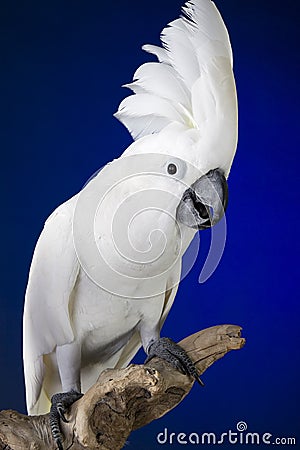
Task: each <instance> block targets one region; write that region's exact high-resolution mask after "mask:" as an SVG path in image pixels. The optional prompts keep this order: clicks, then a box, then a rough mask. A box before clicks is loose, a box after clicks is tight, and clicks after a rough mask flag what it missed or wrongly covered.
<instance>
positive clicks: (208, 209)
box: [176, 169, 228, 230]
mask: <svg viewBox="0 0 300 450" xmlns="http://www.w3.org/2000/svg"><path fill="white" fill-rule="evenodd" d="M227 202H228V186H227V181H226V178H225V175H224V172H223V171H222V170H221V169H214V170H210V171H209V172H208V173H207V174H206V175H203V176H202V177H200V178H199V179H198V180H196V181H195V182H194V183H193V184H192V185H191V187H190V188H188V189H187V190H186V191H185V192H184V194H183V196H182V199H181V201H180V203H179V205H178V207H177V211H176V218H177V220H178V221H179V222H181V223H183V224H184V225H186V226H188V227H191V228H195V229H198V230H203V229H206V228H210V227H212V226H213V225H215V224H216V223H217V222H219V220H220V219H221V218H222V217H223V215H224V213H225V210H226V207H227Z"/></svg>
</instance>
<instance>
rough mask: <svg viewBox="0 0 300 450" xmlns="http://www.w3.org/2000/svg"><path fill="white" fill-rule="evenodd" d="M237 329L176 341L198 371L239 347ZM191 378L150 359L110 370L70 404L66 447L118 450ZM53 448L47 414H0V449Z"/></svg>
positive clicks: (174, 401) (183, 391) (178, 397)
mask: <svg viewBox="0 0 300 450" xmlns="http://www.w3.org/2000/svg"><path fill="white" fill-rule="evenodd" d="M244 343H245V340H244V339H243V338H241V328H240V327H238V326H234V325H220V326H216V327H212V328H208V329H205V330H203V331H200V332H198V333H195V334H193V335H191V336H189V337H187V338H185V339H184V340H183V341H181V342H180V343H179V344H180V345H181V346H182V347H183V348H184V349H185V350H186V352H187V353H188V355H189V356H190V358H191V359H192V360H193V361H194V362H195V364H196V366H197V369H198V370H199V372H200V374H202V373H203V372H204V371H205V370H206V369H207V368H208V367H209V366H211V365H212V364H213V363H214V362H215V361H217V360H218V359H220V358H222V357H223V356H224V355H225V354H226V353H227V352H229V351H230V350H236V349H240V348H241V347H243V345H244ZM193 384H194V380H193V379H191V378H190V377H188V376H186V375H183V374H181V373H180V372H178V371H176V370H174V369H173V368H172V367H171V366H170V365H169V364H168V363H166V362H165V361H163V360H161V359H159V358H153V359H152V360H150V361H149V362H148V363H147V365H134V364H131V365H130V366H128V367H127V368H125V369H108V370H105V371H104V372H102V373H101V374H100V376H99V378H98V380H97V382H96V383H95V384H94V385H93V386H92V387H91V388H90V389H89V390H88V391H87V392H86V394H85V395H84V396H83V397H82V398H81V399H80V400H78V401H77V402H76V403H74V404H73V405H72V407H71V408H70V411H69V414H68V416H67V418H68V419H69V422H68V423H66V424H65V423H62V431H63V434H64V436H65V442H64V448H65V449H68V450H83V449H93V450H94V449H95V450H111V449H115V450H118V449H121V448H122V447H123V446H124V444H125V442H126V439H127V437H128V435H129V434H130V433H131V431H132V430H135V429H137V428H140V427H143V426H145V425H147V424H148V423H150V422H152V421H153V420H155V419H157V418H159V417H162V416H163V415H164V414H166V413H167V412H168V411H170V410H171V409H173V408H174V407H175V406H176V405H178V403H180V402H181V401H182V400H183V399H184V397H185V396H186V395H187V394H188V393H189V391H190V390H191V388H192V386H193ZM4 449H5V450H17V449H18V450H23V449H24V450H28V449H30V450H49V449H50V450H51V449H52V450H54V449H55V444H54V442H53V440H52V437H51V431H50V427H49V417H48V414H46V415H43V416H29V417H28V416H25V415H23V414H19V413H18V412H15V411H10V410H9V411H2V412H1V413H0V450H4Z"/></svg>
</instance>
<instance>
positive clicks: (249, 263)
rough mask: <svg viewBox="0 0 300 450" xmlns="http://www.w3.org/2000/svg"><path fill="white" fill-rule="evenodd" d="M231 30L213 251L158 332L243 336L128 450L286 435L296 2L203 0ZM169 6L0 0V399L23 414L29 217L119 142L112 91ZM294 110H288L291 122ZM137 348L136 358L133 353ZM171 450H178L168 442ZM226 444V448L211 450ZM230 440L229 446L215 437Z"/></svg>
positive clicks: (294, 235)
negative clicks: (222, 187) (220, 249)
mask: <svg viewBox="0 0 300 450" xmlns="http://www.w3.org/2000/svg"><path fill="white" fill-rule="evenodd" d="M217 5H218V7H219V9H220V11H221V12H222V14H223V17H224V19H225V21H226V24H227V26H228V29H229V31H230V35H231V40H232V46H233V49H234V57H235V75H236V81H237V88H238V95H239V112H240V122H239V146H238V152H237V155H236V158H235V161H234V165H233V167H232V171H231V175H230V179H229V188H230V202H229V207H228V210H227V221H228V239H227V244H226V249H225V253H224V255H223V258H222V261H221V263H220V265H219V267H218V269H217V271H216V272H215V273H214V275H213V276H212V277H211V278H210V279H209V281H208V282H206V283H205V284H204V285H199V284H198V275H199V273H200V270H201V267H202V264H203V261H204V259H205V255H206V252H207V248H208V244H209V232H206V233H202V235H203V236H202V237H203V239H202V244H203V246H202V249H201V252H200V255H199V257H198V260H197V263H196V264H195V266H194V267H193V270H192V271H191V273H190V274H189V276H188V277H186V278H185V279H184V281H183V282H182V284H181V286H180V288H179V292H178V295H177V298H176V301H175V304H174V307H173V309H172V310H171V313H170V315H169V317H168V320H167V322H166V324H165V327H164V330H163V335H167V336H170V337H172V338H174V339H175V340H180V339H181V338H183V337H185V336H187V335H189V334H191V333H192V332H195V331H197V330H199V329H201V328H205V327H207V326H211V325H215V324H221V323H234V324H239V325H241V326H242V327H243V330H244V331H243V333H244V336H245V337H246V338H247V345H246V346H245V348H244V349H243V350H241V351H238V352H232V353H231V354H229V355H227V356H226V357H225V358H224V359H223V360H221V361H220V362H218V363H217V364H215V365H214V366H213V367H212V368H211V369H209V370H208V371H207V372H206V373H205V375H204V376H203V380H204V381H205V385H206V386H205V388H204V389H200V388H199V387H198V386H195V387H194V388H193V391H192V393H191V394H190V395H189V396H188V397H187V398H186V399H185V401H184V402H183V403H182V404H181V405H180V406H179V407H177V408H176V409H175V410H173V411H172V412H170V413H169V414H168V415H166V416H165V417H163V418H162V419H160V420H158V421H156V422H154V423H152V424H150V425H149V426H148V427H145V428H143V429H142V430H139V431H136V432H135V433H133V434H132V435H131V436H130V438H129V446H128V448H132V449H143V450H150V449H156V448H160V447H161V446H159V445H158V444H157V443H156V434H157V433H158V432H160V431H162V430H163V429H164V428H165V427H167V428H168V429H169V431H175V432H180V431H181V432H186V433H188V432H191V431H195V432H198V433H201V432H208V431H212V432H216V433H221V432H226V431H227V430H228V429H232V430H235V427H236V423H237V422H238V421H240V420H244V421H246V422H247V424H248V428H249V430H250V431H257V432H259V431H261V432H270V433H272V434H273V435H274V437H275V436H278V437H281V436H297V437H298V445H299V439H300V408H299V400H300V396H299V390H300V388H299V384H300V383H299V365H300V358H299V355H300V352H299V344H300V336H299V334H300V333H299V310H300V307H299V275H300V274H299V271H298V267H299V263H298V255H299V239H298V233H299V232H298V227H299V206H298V202H299V200H298V199H299V162H300V158H299V148H300V147H299V144H300V143H299V119H298V117H297V115H298V114H297V113H298V109H299V96H298V94H299V91H298V88H299V47H298V46H299V33H298V28H299V24H298V23H297V22H298V16H299V7H298V2H295V1H294V0H293V1H292V0H285V2H276V1H269V0H264V1H263V2H262V1H261V0H259V1H258V0H251V1H236V0H226V1H223V2H222V1H220V0H219V1H217ZM180 6H181V1H179V0H152V1H151V2H141V1H137V0H131V1H130V2H128V3H127V4H126V2H121V1H114V2H113V3H110V2H100V1H96V0H91V1H89V2H83V1H77V0H74V1H72V2H68V1H65V2H61V1H60V2H58V1H51V2H50V1H43V2H40V1H28V2H21V1H11V2H9V1H8V0H6V1H2V2H1V6H0V24H1V75H0V76H1V80H0V81H1V82H0V91H1V92H0V98H1V100H0V101H1V118H0V119H1V120H0V124H1V125H0V126H1V164H0V166H1V167H0V169H1V177H0V180H1V217H2V219H1V233H0V236H1V260H0V263H1V271H0V277H1V280H0V286H1V288H0V305H1V306H0V307H1V313H0V364H1V370H0V379H1V384H0V386H1V391H0V408H2V409H7V408H12V409H17V410H19V411H23V412H24V411H25V401H24V384H23V373H22V346H21V327H22V308H23V296H24V290H25V287H26V281H27V274H28V269H29V265H30V261H31V257H32V252H33V249H34V245H35V242H36V239H37V237H38V235H39V233H40V231H41V228H42V225H43V222H44V220H45V219H46V218H47V216H48V215H49V214H50V212H51V211H52V210H53V209H54V208H55V207H56V206H57V205H59V204H60V203H62V202H63V201H64V200H66V199H68V198H69V197H70V196H72V195H73V194H74V193H76V192H77V191H78V190H80V188H81V187H82V185H83V184H84V183H85V181H86V180H87V179H88V178H89V177H90V176H91V174H92V173H93V172H94V171H95V170H96V169H97V168H98V167H101V166H102V165H104V164H105V163H106V162H108V161H109V160H111V159H113V158H115V157H118V156H119V155H120V153H122V151H123V150H124V149H125V148H126V147H127V146H128V144H129V143H130V142H131V138H130V136H129V134H128V133H127V131H126V130H125V128H123V127H122V125H121V124H119V123H118V121H117V120H116V119H114V118H113V117H112V114H113V112H115V111H116V109H117V106H118V104H119V102H120V101H121V99H122V98H124V96H125V95H126V94H127V92H126V91H125V90H124V89H122V88H121V87H120V86H121V85H122V84H123V83H125V82H128V81H130V80H131V78H132V75H133V72H134V70H135V69H136V68H137V67H138V66H139V65H140V64H141V63H142V62H144V61H146V60H149V56H147V55H146V54H144V53H143V52H142V51H141V50H140V47H141V45H142V44H144V43H158V37H159V32H160V30H161V29H162V28H163V27H164V26H165V25H166V24H167V23H168V22H169V21H170V20H172V19H174V18H176V17H177V16H178V14H179V11H180ZM297 119H298V120H297ZM143 358H144V355H143V354H140V355H139V357H138V359H137V361H142V360H143ZM170 447H172V448H181V446H179V445H177V446H175V445H173V446H170ZM223 447H225V448H226V446H223ZM228 448H229V447H228Z"/></svg>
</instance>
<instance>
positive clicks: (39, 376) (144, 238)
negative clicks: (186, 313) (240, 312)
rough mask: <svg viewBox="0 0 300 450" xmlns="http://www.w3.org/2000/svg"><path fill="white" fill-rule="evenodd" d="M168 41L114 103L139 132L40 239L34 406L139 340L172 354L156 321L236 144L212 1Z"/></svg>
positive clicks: (29, 297)
mask: <svg viewBox="0 0 300 450" xmlns="http://www.w3.org/2000/svg"><path fill="white" fill-rule="evenodd" d="M161 41H162V47H158V46H153V45H145V46H144V47H143V49H144V50H145V51H147V52H149V53H151V54H153V55H155V56H156V57H157V60H158V61H157V62H150V63H146V64H143V65H142V66H141V67H139V68H138V70H137V71H136V73H135V74H134V80H133V82H132V83H131V84H129V85H127V87H129V88H130V89H131V90H132V91H133V94H132V95H130V96H128V97H127V98H125V100H123V101H122V103H121V104H120V106H119V109H118V112H117V113H116V117H117V118H118V119H119V120H120V121H121V122H122V123H123V124H124V125H125V126H126V127H127V128H128V130H129V132H130V133H131V135H132V137H133V139H134V142H133V143H132V144H131V145H130V146H129V147H128V148H127V149H126V150H125V152H124V153H123V154H122V155H121V157H120V158H119V159H117V160H114V161H113V162H112V163H109V164H108V165H107V166H105V167H104V168H103V169H102V170H101V171H99V173H98V174H97V175H95V177H94V178H93V179H92V180H90V181H89V182H88V183H87V185H86V186H85V187H84V188H83V189H82V191H81V192H79V193H78V194H77V195H75V196H74V197H73V198H71V199H70V200H68V201H67V202H65V203H63V204H62V205H61V206H59V207H58V208H57V209H56V210H55V211H54V212H53V213H52V215H51V216H50V217H49V218H48V220H47V221H46V223H45V226H44V229H43V231H42V233H41V235H40V238H39V240H38V242H37V245H36V248H35V252H34V255H33V260H32V264H31V269H30V274H29V280H28V286H27V290H26V299H25V308H24V372H25V383H26V401H27V408H28V412H29V414H42V413H47V412H48V411H49V409H50V405H51V404H50V399H51V396H52V395H53V394H56V393H59V392H72V393H73V394H74V393H76V392H85V390H86V389H88V388H89V387H90V386H91V385H92V384H93V383H94V382H95V381H96V379H97V377H98V376H99V373H100V372H101V371H102V370H103V369H105V368H108V367H123V366H125V365H127V364H128V363H129V362H130V360H131V359H132V357H133V356H134V355H135V353H136V352H137V351H138V349H139V348H140V346H141V345H142V346H143V348H144V349H145V351H146V353H147V354H148V355H150V356H151V355H153V354H154V352H156V353H155V354H161V355H162V356H163V354H164V353H166V352H164V351H162V352H161V353H160V350H159V349H160V347H163V348H165V347H166V346H168V345H169V344H170V345H171V346H172V343H171V341H170V342H169V341H168V342H167V341H163V342H162V341H161V339H160V331H161V327H162V325H163V323H164V320H165V318H166V316H167V314H168V312H169V310H170V308H171V306H172V303H173V301H174V298H175V295H176V291H177V286H178V283H179V281H180V276H181V261H182V256H183V254H184V252H185V251H186V249H187V248H188V246H189V244H190V243H191V241H192V239H193V237H194V235H195V233H196V232H197V231H198V230H201V229H205V228H208V227H210V226H212V225H214V224H215V223H217V222H218V221H219V220H220V218H221V217H222V215H223V213H224V209H225V208H226V204H227V183H226V179H227V177H228V174H229V171H230V167H231V164H232V161H233V158H234V154H235V151H236V146H237V97H236V89H235V81H234V75H233V69H232V51H231V46H230V41H229V37H228V33H227V30H226V27H225V25H224V23H223V21H222V18H221V16H220V14H219V12H218V10H217V8H216V6H215V5H214V3H213V2H212V1H211V0H190V1H188V2H187V3H186V4H185V6H184V7H183V15H182V17H180V18H179V19H177V20H175V21H173V22H171V23H170V24H169V25H168V26H167V27H166V28H165V29H164V30H163V31H162V34H161ZM161 342H162V344H161V345H159V343H161ZM170 348H171V347H170ZM167 353H168V352H167ZM171 353H172V351H171V350H170V354H171ZM175 353H176V352H175ZM183 359H184V356H183ZM174 365H175V366H176V363H175V364H174ZM177 367H181V368H183V369H184V363H183V360H181V361H180V360H178V361H177ZM74 395H75V397H76V394H74ZM60 413H61V417H63V413H62V412H61V411H60ZM53 432H54V435H55V433H56V435H55V436H56V438H57V442H58V445H59V446H60V448H62V447H61V442H60V441H59V436H58V434H57V433H58V430H57V429H55V426H53Z"/></svg>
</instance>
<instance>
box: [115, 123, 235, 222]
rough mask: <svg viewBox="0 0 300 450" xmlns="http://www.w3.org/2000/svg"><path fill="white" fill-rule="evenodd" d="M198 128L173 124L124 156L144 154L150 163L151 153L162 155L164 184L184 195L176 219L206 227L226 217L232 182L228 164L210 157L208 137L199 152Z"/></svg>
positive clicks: (159, 159)
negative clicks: (207, 145)
mask: <svg viewBox="0 0 300 450" xmlns="http://www.w3.org/2000/svg"><path fill="white" fill-rule="evenodd" d="M195 131H196V130H191V129H190V128H187V127H184V126H183V125H180V124H170V125H169V126H167V127H166V128H164V129H163V130H162V131H161V132H160V133H158V134H156V135H151V136H145V137H144V138H142V139H140V140H138V141H136V142H134V143H133V144H132V145H131V146H130V147H129V148H128V149H127V150H126V151H125V152H124V154H123V155H122V157H126V156H129V155H144V158H145V163H146V161H147V155H150V154H151V155H152V160H155V158H154V155H155V154H156V155H157V156H158V155H161V157H157V170H159V165H161V168H160V169H161V173H162V175H164V177H163V178H162V179H161V183H160V184H161V185H163V186H161V188H163V189H166V190H169V191H173V192H174V194H175V192H176V195H177V198H179V197H180V200H179V202H178V204H177V205H176V213H175V214H176V219H177V220H178V221H179V222H180V223H182V224H184V225H186V226H188V227H191V228H194V229H198V230H203V229H207V228H209V227H211V226H213V225H215V224H216V223H217V222H219V220H220V219H221V218H222V217H223V215H224V212H225V210H226V207H227V202H228V186H227V180H226V167H224V164H223V167H222V165H221V167H219V165H218V162H217V161H214V159H217V158H207V157H206V154H205V147H204V146H205V141H204V140H202V141H204V143H203V148H202V154H201V151H200V152H199V147H200V148H201V143H202V141H201V138H200V136H199V133H198V131H196V132H195ZM199 153H200V154H199ZM212 153H213V152H212ZM215 153H217V152H215ZM213 154H214V153H213ZM215 156H216V155H215ZM133 162H134V160H133ZM219 162H220V161H219ZM221 162H222V159H221ZM171 185H172V187H171Z"/></svg>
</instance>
